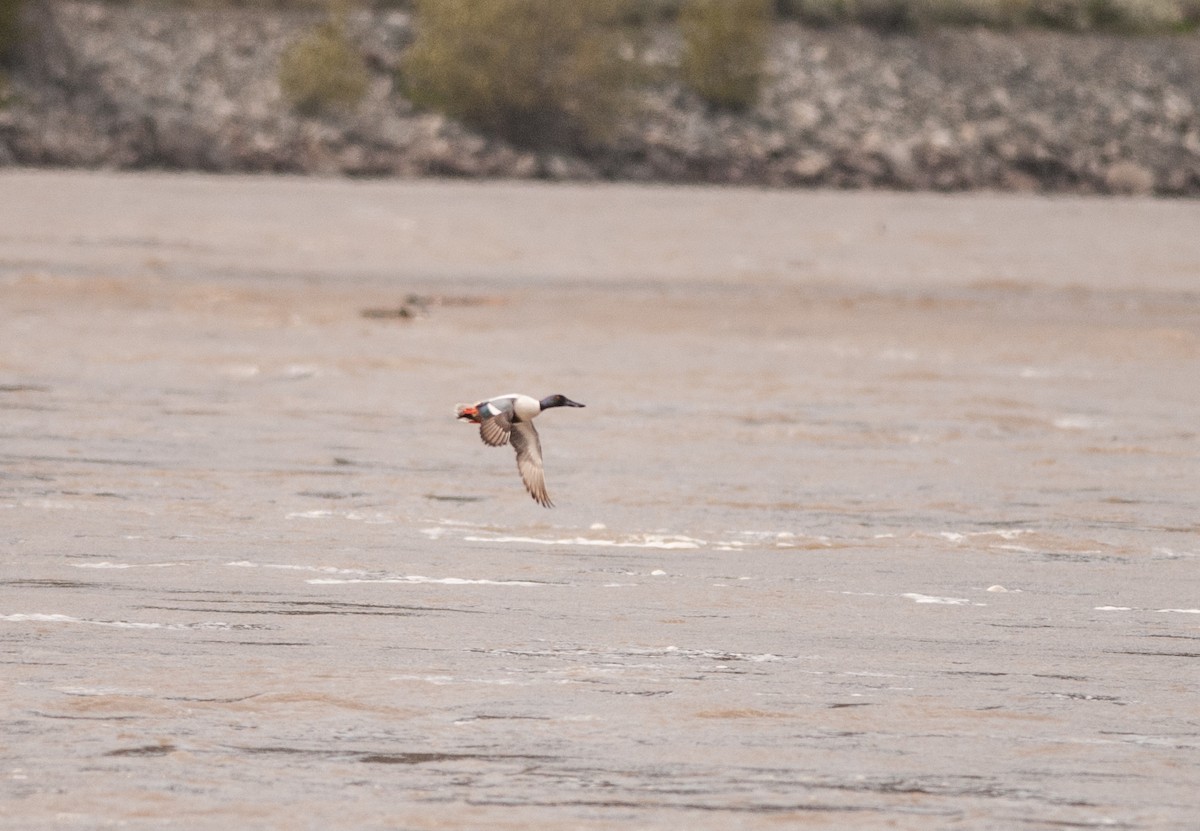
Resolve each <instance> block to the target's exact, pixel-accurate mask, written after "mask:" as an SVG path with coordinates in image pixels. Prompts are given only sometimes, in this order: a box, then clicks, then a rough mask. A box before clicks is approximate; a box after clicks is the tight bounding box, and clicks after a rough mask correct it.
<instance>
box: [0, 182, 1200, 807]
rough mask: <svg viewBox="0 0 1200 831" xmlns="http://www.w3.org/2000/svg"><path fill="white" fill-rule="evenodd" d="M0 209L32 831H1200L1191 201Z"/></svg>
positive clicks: (247, 199) (2, 328) (601, 190)
mask: <svg viewBox="0 0 1200 831" xmlns="http://www.w3.org/2000/svg"><path fill="white" fill-rule="evenodd" d="M0 195H2V198H0V332H2V333H3V344H4V348H3V350H2V351H0V413H2V419H0V436H2V440H0V544H2V548H0V645H2V648H3V655H2V658H0V660H2V661H3V663H4V679H5V683H4V685H3V688H2V689H3V692H2V693H0V696H2V697H0V701H2V710H0V712H2V714H3V719H4V725H5V727H4V733H3V738H2V739H0V774H2V776H0V782H2V785H0V804H2V805H3V810H2V811H0V828H5V829H8V828H12V829H25V828H88V829H90V828H101V827H122V828H135V829H151V828H153V829H157V828H165V827H178V828H229V827H234V828H283V827H288V828H323V829H402V828H422V829H424V828H454V829H458V828H461V829H476V828H497V829H503V828H511V829H522V828H532V827H541V828H579V829H592V828H596V829H598V828H611V827H629V828H664V829H665V828H679V827H685V826H686V827H690V828H712V829H726V828H792V827H829V828H880V827H889V828H911V829H928V828H1029V829H1057V828H1063V827H1069V828H1091V827H1098V828H1117V829H1164V828H1179V829H1183V828H1193V827H1195V822H1196V817H1197V816H1200V709H1198V707H1197V701H1198V700H1200V699H1198V697H1197V695H1198V693H1200V563H1198V557H1200V520H1198V517H1200V498H1198V494H1200V458H1198V456H1200V453H1198V451H1197V413H1200V382H1198V381H1197V378H1198V377H1200V234H1197V233H1196V229H1197V228H1200V207H1198V206H1197V205H1196V204H1194V203H1185V202H1151V201H1123V200H1112V201H1100V200H1082V199H1054V200H1047V199H1040V198H1034V197H1017V196H988V195H974V196H953V197H950V196H946V197H943V196H930V195H922V196H917V195H897V194H861V193H860V194H837V193H783V192H759V191H751V190H717V189H666V188H641V187H627V186H597V187H550V186H539V185H516V184H469V183H432V182H417V183H382V182H372V183H354V182H346V181H323V180H303V179H271V178H209V177H201V176H166V175H110V174H83V173H34V172H21V171H18V172H3V173H0ZM513 390H517V391H524V392H529V393H533V394H537V395H544V394H549V393H553V392H561V393H565V394H566V395H568V396H570V397H571V398H573V399H576V400H578V401H582V402H584V403H585V404H587V408H586V409H582V410H557V411H551V412H548V413H546V414H545V415H544V416H543V417H542V418H540V419H539V422H538V427H539V430H540V431H541V435H542V443H543V446H544V449H545V456H546V477H547V482H548V485H549V490H550V494H551V496H552V498H553V499H554V500H555V502H556V503H557V506H558V507H556V508H555V509H553V510H545V509H543V508H541V507H539V506H538V505H536V504H535V503H534V502H533V501H532V500H531V499H530V498H529V497H528V496H527V495H526V494H525V493H524V491H523V490H522V489H521V486H520V481H519V479H518V477H517V472H516V469H515V465H514V463H513V458H512V452H511V450H510V449H508V448H502V449H492V448H488V447H485V446H484V445H483V444H482V443H481V442H480V441H479V439H478V437H477V435H475V431H474V429H473V428H471V427H468V426H465V425H462V424H459V423H456V422H455V421H454V419H453V407H454V405H455V403H457V402H460V401H471V400H475V399H477V398H481V397H484V396H487V395H492V394H498V393H502V392H508V391H513Z"/></svg>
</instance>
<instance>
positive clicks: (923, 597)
mask: <svg viewBox="0 0 1200 831" xmlns="http://www.w3.org/2000/svg"><path fill="white" fill-rule="evenodd" d="M900 596H901V597H905V598H908V599H909V600H911V601H913V602H914V603H937V604H941V605H944V606H986V605H987V604H986V603H972V602H971V601H970V600H969V599H968V598H966V597H934V596H933V595H929V594H918V593H916V592H908V593H907V594H902V595H900Z"/></svg>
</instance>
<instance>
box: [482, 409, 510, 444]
mask: <svg viewBox="0 0 1200 831" xmlns="http://www.w3.org/2000/svg"><path fill="white" fill-rule="evenodd" d="M512 427H513V423H512V413H507V412H505V413H500V414H499V415H494V416H492V417H491V418H485V419H484V420H483V421H481V422H479V438H481V439H483V443H484V444H486V445H488V446H489V447H503V446H504V445H506V444H508V435H509V433H511V432H512Z"/></svg>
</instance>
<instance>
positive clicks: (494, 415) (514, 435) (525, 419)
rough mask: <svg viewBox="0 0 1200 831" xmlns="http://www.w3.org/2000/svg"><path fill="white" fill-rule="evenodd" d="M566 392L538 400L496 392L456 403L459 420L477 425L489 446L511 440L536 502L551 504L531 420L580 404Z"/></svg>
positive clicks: (540, 449) (521, 470) (519, 468)
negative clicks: (475, 400)
mask: <svg viewBox="0 0 1200 831" xmlns="http://www.w3.org/2000/svg"><path fill="white" fill-rule="evenodd" d="M582 406H583V405H582V404H580V403H578V402H576V401H572V400H571V399H569V398H567V397H566V396H565V395H551V396H548V397H546V398H543V399H541V400H538V399H537V398H533V397H532V396H529V395H521V394H520V393H509V394H508V395H497V396H496V397H495V398H489V399H487V400H485V401H480V402H479V403H478V404H459V405H458V409H457V411H456V415H457V416H458V418H459V419H461V420H462V421H469V422H471V423H472V424H478V425H479V437H480V438H481V439H483V443H484V444H486V445H488V446H490V447H503V446H504V445H506V444H508V443H509V442H510V441H511V442H512V446H513V449H514V450H516V451H517V470H519V471H520V472H521V481H522V482H524V483H525V490H527V491H529V495H530V496H532V497H533V498H534V501H536V502H537V503H538V504H540V505H543V506H545V507H547V508H552V507H554V503H553V502H551V501H550V496H549V494H547V493H546V476H545V473H544V471H543V470H542V442H541V440H540V439H539V438H538V433H537V430H535V429H534V427H533V419H534V418H536V417H537V416H538V415H539V414H540V413H542V411H544V410H548V409H550V408H551V407H582Z"/></svg>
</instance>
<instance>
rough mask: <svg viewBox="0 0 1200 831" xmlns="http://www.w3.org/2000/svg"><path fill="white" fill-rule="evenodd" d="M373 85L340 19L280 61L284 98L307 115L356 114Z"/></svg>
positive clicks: (297, 44)
mask: <svg viewBox="0 0 1200 831" xmlns="http://www.w3.org/2000/svg"><path fill="white" fill-rule="evenodd" d="M369 81H370V76H369V75H368V73H367V67H366V63H365V62H364V60H363V57H362V54H361V53H360V52H359V51H358V50H357V49H356V48H355V46H354V44H352V43H351V42H350V39H349V38H348V37H347V36H346V30H345V27H344V25H343V24H342V23H341V21H340V20H339V19H337V18H336V17H335V18H334V19H332V20H330V21H329V22H327V23H324V24H322V25H320V26H317V27H316V28H314V29H312V30H311V31H309V32H308V33H307V34H306V35H304V36H303V37H301V38H300V39H299V40H297V41H296V42H294V43H292V44H291V45H290V46H288V47H287V49H285V50H284V52H283V55H282V56H281V57H280V60H279V86H280V88H281V89H282V91H283V95H284V98H286V99H287V100H288V102H289V103H290V104H291V105H292V106H293V107H295V108H296V110H297V111H299V112H301V113H304V114H306V115H316V114H317V113H321V112H330V111H335V110H339V109H342V110H353V109H354V108H355V107H357V106H358V104H359V103H360V102H361V101H362V99H363V96H365V95H366V94H367V84H368V83H369Z"/></svg>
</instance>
